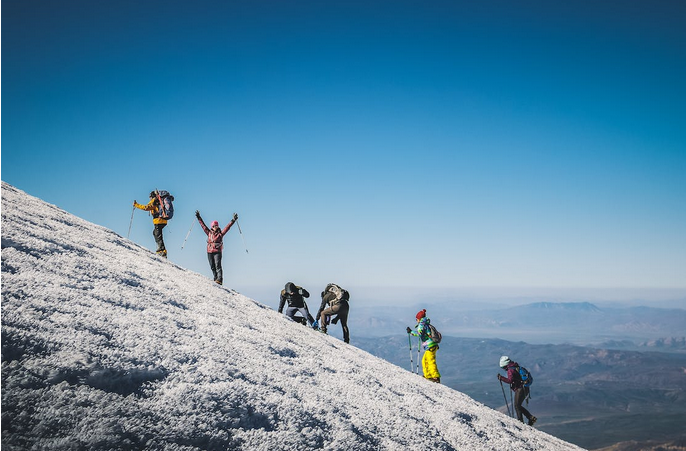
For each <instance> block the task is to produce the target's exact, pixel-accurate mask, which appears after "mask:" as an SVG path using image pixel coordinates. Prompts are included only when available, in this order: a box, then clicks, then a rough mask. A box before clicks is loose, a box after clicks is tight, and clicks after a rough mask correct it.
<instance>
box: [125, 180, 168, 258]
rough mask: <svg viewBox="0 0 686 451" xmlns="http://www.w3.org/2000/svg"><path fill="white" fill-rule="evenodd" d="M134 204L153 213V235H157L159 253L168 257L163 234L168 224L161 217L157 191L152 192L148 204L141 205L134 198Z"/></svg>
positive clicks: (156, 241)
mask: <svg viewBox="0 0 686 451" xmlns="http://www.w3.org/2000/svg"><path fill="white" fill-rule="evenodd" d="M133 206H134V207H136V208H138V209H141V210H144V211H149V212H150V213H151V214H152V223H153V225H154V229H153V231H152V236H153V237H155V243H157V255H159V256H162V257H164V258H167V249H166V248H165V247H164V237H163V236H162V229H164V227H165V226H166V225H167V220H166V219H164V218H162V217H160V201H159V199H158V198H157V193H155V191H151V192H150V202H148V203H147V205H141V204H139V203H138V202H136V201H135V200H134V201H133Z"/></svg>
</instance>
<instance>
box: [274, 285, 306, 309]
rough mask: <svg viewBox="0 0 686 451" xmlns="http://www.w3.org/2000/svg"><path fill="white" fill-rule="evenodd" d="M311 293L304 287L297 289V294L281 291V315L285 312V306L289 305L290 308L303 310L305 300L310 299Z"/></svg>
mask: <svg viewBox="0 0 686 451" xmlns="http://www.w3.org/2000/svg"><path fill="white" fill-rule="evenodd" d="M309 297H310V293H308V291H307V290H306V289H304V288H303V287H297V286H296V287H295V293H291V294H289V293H286V290H285V289H284V290H281V300H280V302H279V313H282V312H283V306H284V304H286V303H288V306H289V307H297V308H302V307H305V298H309Z"/></svg>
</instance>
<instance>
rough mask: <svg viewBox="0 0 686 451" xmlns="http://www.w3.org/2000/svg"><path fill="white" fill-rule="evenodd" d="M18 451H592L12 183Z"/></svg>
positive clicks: (6, 360) (6, 434) (7, 375)
mask: <svg viewBox="0 0 686 451" xmlns="http://www.w3.org/2000/svg"><path fill="white" fill-rule="evenodd" d="M326 282H328V281H322V283H323V284H324V283H326ZM353 308H354V305H353ZM493 377H494V382H495V371H494V373H493ZM2 446H3V447H7V448H5V449H28V448H33V449H131V448H146V449H162V448H166V449H245V450H275V449H284V450H298V449H314V448H323V449H330V450H337V449H340V450H356V451H357V450H379V449H388V450H405V449H411V448H412V449H437V450H452V449H456V450H513V449H516V450H535V449H546V450H571V449H578V448H577V447H575V446H573V445H570V444H568V443H565V442H563V441H561V440H558V439H556V438H554V437H551V436H549V435H547V434H545V433H542V432H540V431H538V430H536V429H534V428H531V427H528V426H524V425H523V424H521V423H517V422H516V421H514V420H512V419H510V418H508V417H506V416H505V415H502V414H500V413H499V412H496V411H494V410H492V409H490V408H488V407H486V406H484V405H482V404H479V403H477V402H475V401H474V400H472V399H471V398H469V397H467V396H466V395H463V394H462V393H459V392H456V391H454V390H451V389H449V388H448V387H445V386H442V385H437V384H433V383H431V382H428V381H425V380H423V379H422V378H421V377H420V376H417V375H415V374H412V373H410V372H409V371H406V370H404V369H402V368H398V367H396V366H394V365H391V364H390V363H388V362H385V361H384V360H381V359H378V358H376V357H373V356H372V355H370V354H368V353H366V352H364V351H361V350H359V349H357V348H355V347H352V346H349V345H346V344H344V343H343V342H341V341H340V340H338V339H336V338H333V337H328V336H325V335H323V334H321V333H318V332H316V331H313V330H311V329H309V328H306V327H304V326H301V325H299V324H296V323H293V322H290V321H288V320H287V319H285V318H284V317H283V316H281V315H279V314H277V312H275V311H273V310H271V309H269V308H267V307H265V306H263V305H261V304H259V303H257V302H255V301H252V300H250V299H248V298H246V297H244V296H242V295H240V294H238V293H236V292H235V291H232V290H230V289H227V288H225V287H220V286H218V285H216V284H214V283H213V282H212V281H211V280H209V279H208V278H206V277H204V276H201V275H199V274H196V273H193V272H190V271H187V270H185V269H184V268H181V267H179V266H176V265H174V264H173V263H171V262H169V261H166V260H162V259H160V258H158V257H156V256H155V255H154V254H153V253H151V252H150V251H148V250H147V249H144V248H142V247H140V246H138V245H136V244H135V243H132V242H130V241H128V240H126V239H124V238H122V237H121V236H119V235H117V234H116V233H114V232H112V231H110V230H107V229H105V228H103V227H100V226H97V225H94V224H91V223H89V222H86V221H84V220H82V219H79V218H77V217H75V216H72V215H70V214H69V213H66V212H64V211H62V210H60V209H59V208H57V207H55V206H52V205H48V204H46V203H44V202H42V201H41V200H39V199H36V198H34V197H31V196H28V195H27V194H25V193H23V192H22V191H19V190H17V189H16V188H14V187H12V186H10V185H7V184H5V183H3V184H2Z"/></svg>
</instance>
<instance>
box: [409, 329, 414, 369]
mask: <svg viewBox="0 0 686 451" xmlns="http://www.w3.org/2000/svg"><path fill="white" fill-rule="evenodd" d="M407 342H408V343H409V344H410V373H411V372H412V371H413V370H414V362H413V361H412V337H411V336H410V334H409V332H408V334H407Z"/></svg>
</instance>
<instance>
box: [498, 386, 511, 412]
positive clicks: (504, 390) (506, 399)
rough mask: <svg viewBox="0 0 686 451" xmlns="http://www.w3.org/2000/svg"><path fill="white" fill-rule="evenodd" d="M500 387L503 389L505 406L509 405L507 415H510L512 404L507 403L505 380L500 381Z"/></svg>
mask: <svg viewBox="0 0 686 451" xmlns="http://www.w3.org/2000/svg"><path fill="white" fill-rule="evenodd" d="M500 389H501V390H502V391H503V398H505V407H507V416H508V417H510V416H512V414H511V413H510V405H509V404H508V403H507V396H506V395H505V388H504V387H503V381H500Z"/></svg>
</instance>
